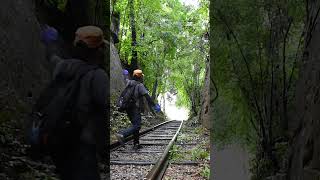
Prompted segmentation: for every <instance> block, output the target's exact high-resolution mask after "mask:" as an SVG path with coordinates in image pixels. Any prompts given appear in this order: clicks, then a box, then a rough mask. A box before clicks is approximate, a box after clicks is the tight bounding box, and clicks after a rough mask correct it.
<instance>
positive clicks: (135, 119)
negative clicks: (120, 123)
mask: <svg viewBox="0 0 320 180" xmlns="http://www.w3.org/2000/svg"><path fill="white" fill-rule="evenodd" d="M124 73H126V74H127V72H125V71H124ZM124 75H125V74H124ZM143 77H144V74H143V72H142V70H140V69H136V70H134V71H133V74H132V80H129V79H127V85H126V88H131V89H132V96H133V99H134V102H133V103H132V105H130V106H129V108H127V109H126V110H125V111H126V113H127V115H128V117H129V120H130V122H131V124H132V125H131V126H130V127H128V128H126V129H122V130H120V131H119V133H117V134H116V137H117V139H118V141H119V142H120V143H122V144H123V143H124V138H126V137H128V136H130V135H133V138H134V139H133V148H134V149H139V148H141V145H140V143H139V130H140V129H141V112H142V111H143V108H144V106H143V98H145V99H146V100H147V102H148V105H149V107H151V108H152V109H153V110H155V111H156V112H160V111H161V109H160V106H159V105H158V104H155V103H154V102H153V101H152V99H151V97H150V95H149V93H148V90H147V89H146V88H145V86H144V85H143V83H142V82H143Z"/></svg>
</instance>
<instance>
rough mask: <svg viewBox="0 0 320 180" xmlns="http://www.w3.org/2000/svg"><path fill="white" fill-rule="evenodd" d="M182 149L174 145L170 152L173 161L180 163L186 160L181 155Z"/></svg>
mask: <svg viewBox="0 0 320 180" xmlns="http://www.w3.org/2000/svg"><path fill="white" fill-rule="evenodd" d="M181 151H182V148H181V147H180V146H176V145H173V146H172V148H171V150H170V160H172V161H179V160H181V159H183V158H184V156H183V154H182V153H181Z"/></svg>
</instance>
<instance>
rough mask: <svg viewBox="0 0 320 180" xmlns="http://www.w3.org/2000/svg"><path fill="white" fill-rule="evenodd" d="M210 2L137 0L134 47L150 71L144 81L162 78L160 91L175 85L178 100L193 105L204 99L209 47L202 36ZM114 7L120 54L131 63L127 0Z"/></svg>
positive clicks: (180, 102)
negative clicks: (197, 4) (192, 4)
mask: <svg viewBox="0 0 320 180" xmlns="http://www.w3.org/2000/svg"><path fill="white" fill-rule="evenodd" d="M208 2H209V1H207V0H205V1H204V0H203V1H201V6H200V7H199V8H192V7H187V6H184V5H183V4H182V3H181V2H180V1H179V0H162V1H152V0H144V1H138V0H135V1H134V7H135V17H136V23H135V25H136V30H137V46H136V47H135V50H136V51H137V52H138V61H139V65H140V67H141V68H142V70H143V71H144V74H145V75H146V76H145V84H146V86H147V88H148V89H152V88H153V85H154V83H155V81H156V80H158V88H157V94H163V93H165V92H167V91H170V90H175V91H176V92H177V93H178V102H177V105H180V106H189V107H191V104H192V102H196V101H198V102H196V104H197V105H198V104H199V102H200V101H199V98H200V90H201V88H202V86H203V79H204V76H205V62H206V58H207V56H208V49H209V47H208V42H207V41H205V40H204V38H203V35H204V34H205V33H206V32H207V28H208ZM114 9H115V11H117V12H120V14H121V18H120V19H121V22H120V35H119V39H120V43H119V44H117V48H118V49H119V52H120V59H121V60H122V61H123V63H124V64H130V63H131V58H132V56H131V52H132V50H133V47H132V45H131V31H130V28H131V27H130V23H129V20H130V18H129V15H130V14H129V6H128V0H119V1H117V2H116V4H115V5H114ZM193 104H194V103H193ZM197 105H195V106H197ZM198 106H199V105H198Z"/></svg>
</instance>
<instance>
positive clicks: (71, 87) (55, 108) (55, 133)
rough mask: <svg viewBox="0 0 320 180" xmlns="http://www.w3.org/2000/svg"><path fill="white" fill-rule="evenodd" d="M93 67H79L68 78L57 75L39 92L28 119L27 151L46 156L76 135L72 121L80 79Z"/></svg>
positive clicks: (78, 132)
mask: <svg viewBox="0 0 320 180" xmlns="http://www.w3.org/2000/svg"><path fill="white" fill-rule="evenodd" d="M97 68H98V67H97V66H94V65H87V64H80V65H77V67H76V72H75V74H74V76H72V77H64V76H61V75H60V76H59V75H58V76H57V77H56V78H55V79H54V80H53V81H52V82H51V83H50V84H49V86H48V87H47V88H46V89H45V90H44V91H43V93H42V94H41V96H40V97H39V99H38V100H37V102H36V104H35V106H34V107H33V111H32V113H30V115H29V118H28V126H27V132H26V133H27V143H28V144H30V145H31V151H32V152H36V153H37V154H38V153H44V154H46V153H48V152H49V151H50V150H52V148H55V147H57V146H64V145H65V144H68V143H70V142H72V141H73V140H75V139H76V138H77V137H78V138H79V135H80V130H81V127H80V123H79V122H78V123H77V121H76V118H75V113H76V112H75V108H74V107H75V105H76V103H77V99H78V94H79V89H80V82H81V78H82V77H83V76H84V75H85V74H87V73H88V72H89V71H91V70H94V69H97Z"/></svg>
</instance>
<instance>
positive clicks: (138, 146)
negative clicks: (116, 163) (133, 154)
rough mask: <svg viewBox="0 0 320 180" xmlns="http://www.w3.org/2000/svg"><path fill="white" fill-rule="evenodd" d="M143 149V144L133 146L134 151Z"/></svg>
mask: <svg viewBox="0 0 320 180" xmlns="http://www.w3.org/2000/svg"><path fill="white" fill-rule="evenodd" d="M141 148H142V145H141V144H134V145H133V149H134V150H139V149H141Z"/></svg>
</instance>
